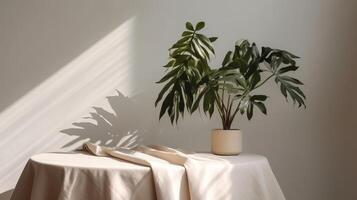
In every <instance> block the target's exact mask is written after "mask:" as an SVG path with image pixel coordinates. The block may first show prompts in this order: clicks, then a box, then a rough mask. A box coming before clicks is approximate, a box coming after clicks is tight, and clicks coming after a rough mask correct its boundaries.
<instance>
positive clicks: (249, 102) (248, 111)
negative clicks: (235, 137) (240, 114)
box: [247, 101, 254, 120]
mask: <svg viewBox="0 0 357 200" xmlns="http://www.w3.org/2000/svg"><path fill="white" fill-rule="evenodd" d="M253 107H254V106H253V104H252V102H251V101H248V108H247V117H248V120H251V119H252V117H253Z"/></svg>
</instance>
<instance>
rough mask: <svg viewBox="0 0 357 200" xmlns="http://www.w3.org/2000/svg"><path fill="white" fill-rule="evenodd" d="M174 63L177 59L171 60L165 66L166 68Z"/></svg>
mask: <svg viewBox="0 0 357 200" xmlns="http://www.w3.org/2000/svg"><path fill="white" fill-rule="evenodd" d="M174 63H175V60H171V61H169V62H168V63H167V64H166V65H164V66H163V67H165V68H169V67H172V66H173V65H174Z"/></svg>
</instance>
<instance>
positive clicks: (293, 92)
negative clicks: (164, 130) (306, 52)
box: [155, 22, 306, 155]
mask: <svg viewBox="0 0 357 200" xmlns="http://www.w3.org/2000/svg"><path fill="white" fill-rule="evenodd" d="M204 26H205V23H204V22H199V23H197V24H196V26H193V25H192V24H191V23H190V22H187V23H186V29H187V30H185V31H184V32H183V33H182V36H181V38H180V39H179V40H178V41H177V42H176V43H175V44H174V45H173V46H172V47H171V48H170V49H169V61H168V63H167V64H166V65H165V66H164V68H165V69H166V74H165V76H163V77H162V79H161V80H160V81H158V82H157V83H160V84H161V83H165V85H164V86H163V88H162V90H161V91H160V93H159V94H158V97H157V99H156V102H155V106H157V105H158V103H159V102H160V101H162V104H161V109H160V116H159V118H160V119H161V117H162V116H163V115H165V113H167V115H168V116H169V117H170V121H171V123H172V124H174V123H177V121H178V119H179V118H180V116H181V117H184V113H185V111H188V113H190V114H192V113H193V112H195V111H196V110H197V109H199V108H200V107H202V110H203V111H204V113H205V114H208V115H209V116H210V117H211V116H212V114H213V113H214V111H215V110H217V111H218V114H219V116H220V118H221V122H222V129H215V130H212V145H211V146H212V152H213V153H215V154H220V155H235V154H239V153H240V152H241V150H242V141H241V140H242V138H241V132H240V130H239V129H231V126H232V122H233V121H234V119H235V118H236V116H237V114H241V115H243V114H245V115H246V116H247V118H248V120H250V119H251V118H252V116H253V111H254V109H255V108H257V109H259V110H260V111H261V112H262V113H264V114H266V113H267V109H266V107H265V104H264V102H265V101H266V99H267V98H268V97H267V96H266V95H264V94H256V90H257V89H258V88H260V87H261V86H263V85H264V84H265V83H266V82H267V81H269V80H274V81H275V83H276V84H277V86H278V87H279V88H280V91H281V93H282V94H283V95H284V97H285V98H286V100H288V99H289V98H290V99H291V100H292V102H293V103H294V104H295V103H297V104H298V107H302V106H303V107H306V106H305V102H304V101H305V98H306V97H305V95H304V93H303V92H302V91H301V89H300V88H299V86H301V85H303V83H302V82H301V81H299V80H298V79H296V78H294V77H292V76H291V75H288V74H289V72H293V71H296V70H297V69H298V66H297V65H296V59H297V58H299V57H297V56H295V55H294V54H292V53H289V52H288V51H286V50H280V49H272V48H270V47H262V48H261V51H259V50H258V47H257V46H256V44H255V43H249V42H248V40H241V41H239V42H237V43H236V44H235V46H234V49H233V50H232V51H228V52H227V54H226V55H225V57H224V59H223V62H222V66H220V67H218V68H212V67H210V65H209V61H210V58H211V56H212V55H214V54H215V51H214V48H213V46H212V43H213V42H214V41H215V40H216V39H217V37H207V36H206V35H204V34H202V33H201V32H200V31H201V30H202V29H203V28H204ZM290 74H291V73H290Z"/></svg>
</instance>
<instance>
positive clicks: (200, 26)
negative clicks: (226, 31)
mask: <svg viewBox="0 0 357 200" xmlns="http://www.w3.org/2000/svg"><path fill="white" fill-rule="evenodd" d="M204 27H205V22H198V23H197V24H196V31H199V30H201V29H203V28H204Z"/></svg>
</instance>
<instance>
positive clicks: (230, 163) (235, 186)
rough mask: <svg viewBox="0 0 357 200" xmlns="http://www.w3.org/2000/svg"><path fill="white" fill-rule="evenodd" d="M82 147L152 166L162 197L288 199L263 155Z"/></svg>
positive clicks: (186, 199) (179, 199) (170, 199)
mask: <svg viewBox="0 0 357 200" xmlns="http://www.w3.org/2000/svg"><path fill="white" fill-rule="evenodd" d="M83 149H84V150H86V151H88V152H90V153H92V154H94V155H98V156H103V155H104V156H112V157H116V158H119V159H122V160H125V161H128V162H132V163H135V164H139V165H145V166H149V167H150V168H151V170H152V173H153V178H154V185H155V191H156V195H157V199H159V200H176V199H177V200H189V199H191V200H237V199H244V200H285V197H284V195H283V193H282V191H281V189H280V186H279V184H278V182H277V181H276V179H275V176H274V174H273V173H272V171H271V169H270V165H269V163H268V161H267V159H266V158H265V157H263V156H258V155H249V156H242V155H240V156H226V157H219V156H215V155H211V154H197V153H185V152H183V151H180V150H177V149H173V148H169V147H165V146H157V145H151V146H139V147H136V148H134V149H122V148H106V147H100V146H97V145H94V144H91V143H86V144H84V146H83Z"/></svg>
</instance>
